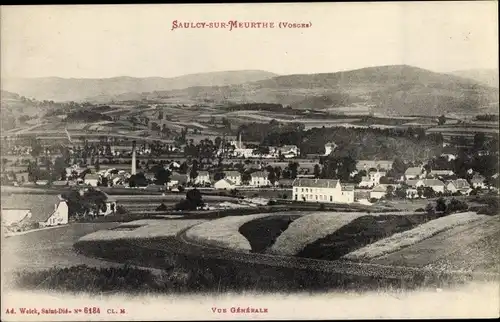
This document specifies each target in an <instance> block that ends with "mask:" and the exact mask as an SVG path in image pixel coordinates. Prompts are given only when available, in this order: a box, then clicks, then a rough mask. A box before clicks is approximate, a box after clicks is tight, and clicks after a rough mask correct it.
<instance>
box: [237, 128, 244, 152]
mask: <svg viewBox="0 0 500 322" xmlns="http://www.w3.org/2000/svg"><path fill="white" fill-rule="evenodd" d="M238 145H239V147H238V148H239V149H243V145H242V144H241V132H240V135H239V144H238Z"/></svg>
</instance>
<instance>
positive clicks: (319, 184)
mask: <svg viewBox="0 0 500 322" xmlns="http://www.w3.org/2000/svg"><path fill="white" fill-rule="evenodd" d="M292 198H293V200H296V201H306V202H319V203H323V202H325V203H352V202H354V189H352V187H342V185H341V183H340V181H339V180H333V179H306V178H300V179H295V181H294V182H293V190H292Z"/></svg>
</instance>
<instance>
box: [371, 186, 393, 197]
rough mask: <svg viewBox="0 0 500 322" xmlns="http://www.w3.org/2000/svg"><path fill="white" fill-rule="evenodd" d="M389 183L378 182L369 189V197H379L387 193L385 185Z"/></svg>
mask: <svg viewBox="0 0 500 322" xmlns="http://www.w3.org/2000/svg"><path fill="white" fill-rule="evenodd" d="M388 186H390V185H389V184H379V185H377V186H376V187H375V188H373V189H372V191H370V199H380V198H383V197H385V195H386V194H387V187H388Z"/></svg>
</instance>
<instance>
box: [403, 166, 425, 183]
mask: <svg viewBox="0 0 500 322" xmlns="http://www.w3.org/2000/svg"><path fill="white" fill-rule="evenodd" d="M423 172H424V171H423V169H422V168H421V167H410V168H408V169H406V171H405V174H404V177H405V178H406V179H407V180H408V179H418V178H420V177H421V176H422V173H423Z"/></svg>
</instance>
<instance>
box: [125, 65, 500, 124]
mask: <svg viewBox="0 0 500 322" xmlns="http://www.w3.org/2000/svg"><path fill="white" fill-rule="evenodd" d="M135 99H152V100H156V99H165V100H167V101H171V102H191V103H200V102H213V103H228V102H232V103H280V104H287V105H292V106H293V107H295V108H301V109H311V110H314V109H331V108H337V107H342V106H346V105H347V106H348V105H349V104H351V103H358V104H363V103H364V104H366V105H372V106H374V108H375V109H376V111H377V112H381V113H386V114H399V115H417V114H418V115H441V114H445V113H452V112H460V111H474V110H480V109H490V107H492V106H493V107H492V108H493V109H494V108H498V107H497V106H498V90H497V89H495V88H493V87H490V86H486V85H483V84H480V83H478V82H477V81H474V80H471V79H466V78H463V77H458V76H454V75H449V74H443V73H436V72H432V71H429V70H426V69H422V68H418V67H413V66H408V65H388V66H378V67H367V68H361V69H356V70H350V71H343V72H336V73H321V74H298V75H285V76H276V77H273V78H268V79H265V80H260V81H256V82H250V83H244V84H238V85H230V86H216V87H191V88H186V89H181V90H173V91H158V92H154V93H142V94H140V95H138V94H137V93H136V94H135ZM495 104H496V105H495ZM495 106H496V107H495Z"/></svg>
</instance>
